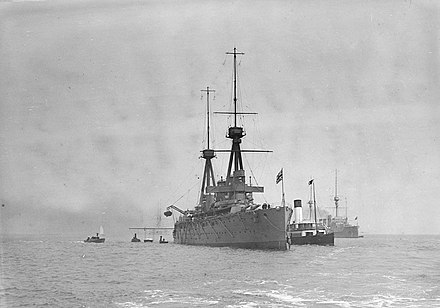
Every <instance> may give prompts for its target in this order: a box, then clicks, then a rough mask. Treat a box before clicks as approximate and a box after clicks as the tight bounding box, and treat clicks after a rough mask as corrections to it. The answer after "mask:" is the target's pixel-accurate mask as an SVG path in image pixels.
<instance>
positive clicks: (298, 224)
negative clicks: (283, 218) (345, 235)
mask: <svg viewBox="0 0 440 308" xmlns="http://www.w3.org/2000/svg"><path fill="white" fill-rule="evenodd" d="M309 185H313V186H311V189H312V187H313V201H310V202H309V204H314V205H315V208H314V210H315V211H314V212H315V219H314V221H312V220H303V217H302V205H301V200H294V201H293V206H294V213H295V217H294V221H293V223H291V224H289V226H288V227H287V242H288V243H289V244H290V245H323V246H334V245H335V235H334V233H332V232H328V230H327V228H326V226H325V225H324V224H322V223H318V221H317V218H316V200H315V197H314V191H315V186H314V183H313V180H310V181H309ZM311 194H312V193H311Z"/></svg>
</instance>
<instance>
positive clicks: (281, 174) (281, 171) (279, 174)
mask: <svg viewBox="0 0 440 308" xmlns="http://www.w3.org/2000/svg"><path fill="white" fill-rule="evenodd" d="M282 180H283V168H281V170H280V172H278V174H277V180H276V184H278V183H279V182H280V181H282Z"/></svg>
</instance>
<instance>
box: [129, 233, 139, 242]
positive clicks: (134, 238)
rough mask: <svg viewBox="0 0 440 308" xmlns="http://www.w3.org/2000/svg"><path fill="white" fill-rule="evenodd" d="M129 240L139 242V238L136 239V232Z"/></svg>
mask: <svg viewBox="0 0 440 308" xmlns="http://www.w3.org/2000/svg"><path fill="white" fill-rule="evenodd" d="M131 241H132V242H133V243H138V242H140V241H141V240H140V239H138V238H137V237H136V233H135V234H134V236H133V238H132V239H131Z"/></svg>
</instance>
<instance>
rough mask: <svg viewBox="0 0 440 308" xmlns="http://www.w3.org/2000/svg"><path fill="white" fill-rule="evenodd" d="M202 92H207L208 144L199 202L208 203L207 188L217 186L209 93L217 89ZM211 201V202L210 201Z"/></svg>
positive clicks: (203, 152) (204, 155) (204, 156)
mask: <svg viewBox="0 0 440 308" xmlns="http://www.w3.org/2000/svg"><path fill="white" fill-rule="evenodd" d="M200 91H201V92H206V118H207V129H206V130H207V134H208V136H207V146H206V149H205V150H203V151H202V158H203V159H205V169H204V171H203V180H202V186H201V192H200V201H199V204H200V205H202V204H203V203H204V202H205V203H206V201H208V200H206V192H205V188H206V187H208V186H211V183H212V186H215V178H214V170H213V168H212V163H211V159H212V158H214V157H215V154H214V150H212V149H210V144H209V128H210V127H209V93H211V92H215V90H211V89H209V87H206V90H200ZM209 203H210V202H209Z"/></svg>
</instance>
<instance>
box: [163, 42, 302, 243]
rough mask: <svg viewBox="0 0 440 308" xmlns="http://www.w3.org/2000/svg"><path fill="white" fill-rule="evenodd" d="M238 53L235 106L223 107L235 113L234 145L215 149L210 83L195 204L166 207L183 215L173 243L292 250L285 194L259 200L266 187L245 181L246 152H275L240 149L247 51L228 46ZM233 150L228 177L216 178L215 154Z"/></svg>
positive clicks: (230, 133)
mask: <svg viewBox="0 0 440 308" xmlns="http://www.w3.org/2000/svg"><path fill="white" fill-rule="evenodd" d="M226 54H227V55H232V56H233V71H234V73H233V85H234V86H233V91H234V93H233V106H234V110H233V111H230V112H219V113H223V114H229V115H231V116H233V126H232V125H231V126H230V127H229V128H228V131H227V135H226V137H227V138H228V139H231V141H232V146H231V149H230V150H214V149H211V148H210V140H209V129H210V124H209V94H210V93H212V92H214V90H211V89H209V87H207V89H206V90H202V91H204V92H206V97H207V147H206V149H204V150H203V151H202V158H203V159H204V160H205V166H204V172H203V179H202V182H201V190H200V198H199V200H198V203H197V204H196V206H195V207H194V209H191V210H182V209H180V208H179V207H177V206H176V205H174V204H172V205H170V206H168V207H167V209H166V211H165V213H164V214H165V216H167V217H169V216H171V215H172V211H171V210H174V211H177V212H179V213H180V214H181V215H180V217H179V218H178V220H177V221H176V222H175V224H174V230H173V238H174V243H177V244H185V245H203V246H215V247H222V246H227V247H236V248H247V249H273V250H287V249H288V247H289V243H288V240H287V227H288V225H289V221H290V218H291V216H292V212H293V211H292V209H291V208H290V207H288V206H286V205H285V202H284V198H283V202H282V203H281V205H280V206H271V205H270V204H267V203H263V204H258V203H255V202H254V197H253V194H254V193H263V192H264V187H262V186H255V185H252V183H251V181H250V180H249V182H246V173H245V170H244V168H243V158H242V153H245V152H271V151H265V150H248V149H241V146H240V144H241V143H242V139H243V137H245V135H246V133H245V130H244V128H243V127H241V126H238V125H237V116H242V115H245V114H252V113H244V112H238V111H237V55H244V53H242V52H238V51H237V49H236V48H234V51H233V52H227V53H226ZM220 152H226V153H229V164H228V169H227V173H226V177H225V178H223V177H221V178H220V180H218V181H217V182H216V181H215V177H214V169H213V165H212V159H213V158H214V157H215V156H216V153H220Z"/></svg>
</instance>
